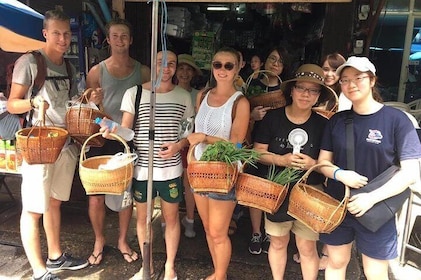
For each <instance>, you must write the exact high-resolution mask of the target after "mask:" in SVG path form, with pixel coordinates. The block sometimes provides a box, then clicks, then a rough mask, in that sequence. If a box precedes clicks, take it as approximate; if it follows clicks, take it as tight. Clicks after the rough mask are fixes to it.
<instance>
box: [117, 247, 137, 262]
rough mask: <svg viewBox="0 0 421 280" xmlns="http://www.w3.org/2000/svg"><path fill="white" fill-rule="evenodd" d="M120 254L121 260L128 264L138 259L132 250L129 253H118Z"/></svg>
mask: <svg viewBox="0 0 421 280" xmlns="http://www.w3.org/2000/svg"><path fill="white" fill-rule="evenodd" d="M120 253H121V255H122V256H123V259H124V260H125V261H126V262H128V263H132V262H135V261H137V260H138V259H139V256H138V254H137V253H136V251H133V250H130V252H124V253H123V252H122V251H120Z"/></svg>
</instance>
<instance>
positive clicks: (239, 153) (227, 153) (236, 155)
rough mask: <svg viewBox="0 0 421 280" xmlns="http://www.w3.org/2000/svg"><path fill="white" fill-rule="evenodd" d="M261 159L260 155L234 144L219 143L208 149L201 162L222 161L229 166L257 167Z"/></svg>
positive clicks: (211, 145) (209, 146)
mask: <svg viewBox="0 0 421 280" xmlns="http://www.w3.org/2000/svg"><path fill="white" fill-rule="evenodd" d="M259 157H260V153H259V152H257V151H255V150H253V149H248V148H244V147H239V148H238V147H236V145H235V144H234V143H231V142H228V141H218V142H215V143H214V144H210V145H208V146H207V147H206V149H205V151H204V152H203V154H202V156H201V158H200V160H201V161H221V162H225V163H228V164H234V163H236V162H239V161H241V162H242V163H246V164H250V165H252V166H255V163H256V162H257V160H258V159H259Z"/></svg>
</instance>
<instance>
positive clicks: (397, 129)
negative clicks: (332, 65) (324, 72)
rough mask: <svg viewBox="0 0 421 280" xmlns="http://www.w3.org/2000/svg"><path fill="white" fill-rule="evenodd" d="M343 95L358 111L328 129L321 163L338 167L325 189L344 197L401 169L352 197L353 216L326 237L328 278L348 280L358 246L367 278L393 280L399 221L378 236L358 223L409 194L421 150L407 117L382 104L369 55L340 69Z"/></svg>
mask: <svg viewBox="0 0 421 280" xmlns="http://www.w3.org/2000/svg"><path fill="white" fill-rule="evenodd" d="M336 73H337V75H338V76H339V77H340V79H339V83H340V84H341V89H342V92H343V94H345V96H346V97H347V98H348V99H349V100H351V102H352V109H351V110H346V111H343V112H339V113H336V114H335V115H334V116H333V117H332V118H331V119H330V121H329V123H328V125H327V126H326V129H325V132H324V135H323V140H322V144H321V150H320V155H319V163H328V164H332V163H333V164H334V165H333V166H332V167H330V166H329V167H322V168H320V171H321V172H322V173H323V174H324V175H325V176H326V177H328V178H330V180H328V182H327V187H326V189H325V191H326V192H327V193H329V195H331V196H333V197H335V198H337V199H342V198H343V197H344V185H346V186H349V187H350V188H362V187H364V186H365V185H366V184H367V182H368V181H370V180H372V179H373V178H375V177H376V176H377V175H379V174H380V173H382V172H383V171H384V170H386V169H387V168H388V167H389V166H391V165H393V164H399V165H400V170H399V171H398V172H397V173H396V174H395V175H394V177H393V178H392V179H391V180H389V181H388V182H387V183H386V184H384V185H383V186H382V187H380V188H379V189H377V190H375V191H373V192H371V193H364V194H357V195H354V196H351V198H350V200H349V201H350V202H349V203H348V212H349V213H348V215H347V216H346V217H345V219H344V221H343V222H342V224H341V225H339V226H338V227H337V228H336V229H335V230H334V231H332V232H331V233H330V234H321V235H320V240H321V241H322V242H323V243H325V244H327V253H328V255H329V258H328V265H327V267H326V272H325V279H328V280H330V279H332V280H333V279H334V280H340V279H345V278H346V268H347V265H348V263H349V260H350V258H351V250H352V244H353V241H354V240H355V245H356V247H357V249H358V251H359V252H361V253H362V262H363V268H364V274H365V276H366V278H367V279H368V280H371V279H388V265H389V262H388V261H389V260H391V259H394V258H396V257H397V231H396V224H395V219H390V220H389V221H388V222H386V224H385V225H383V226H382V227H380V228H379V229H378V230H377V231H376V232H371V231H370V230H368V229H366V228H365V227H364V226H363V225H362V224H360V223H359V222H358V220H357V219H356V217H359V216H362V215H363V214H364V213H366V212H367V211H368V210H369V209H370V208H372V207H373V205H374V204H376V203H378V202H380V201H382V200H384V199H386V198H389V197H391V196H394V195H397V194H398V193H401V192H402V191H404V190H405V189H406V188H407V187H408V186H409V185H410V184H412V183H413V182H415V179H416V177H415V176H416V175H417V174H418V176H419V164H418V158H420V157H421V147H420V142H419V139H418V136H417V133H416V131H415V129H414V126H413V125H412V123H411V122H410V121H409V119H408V117H406V115H405V114H404V113H403V112H402V111H400V110H398V109H395V108H392V107H388V106H384V105H383V104H382V103H380V102H378V101H376V88H375V84H376V79H377V78H376V68H375V66H374V65H373V64H372V63H371V62H370V61H369V60H368V59H367V58H366V57H355V56H353V57H350V58H348V60H347V61H346V62H345V63H344V64H342V65H341V66H340V67H339V68H338V69H337V70H336ZM348 116H350V117H352V119H353V136H354V140H355V145H356V146H358V149H355V171H354V170H346V168H347V156H346V154H347V153H346V149H347V147H346V145H347V140H346V139H347V136H346V128H345V127H346V126H345V122H346V121H347V119H348Z"/></svg>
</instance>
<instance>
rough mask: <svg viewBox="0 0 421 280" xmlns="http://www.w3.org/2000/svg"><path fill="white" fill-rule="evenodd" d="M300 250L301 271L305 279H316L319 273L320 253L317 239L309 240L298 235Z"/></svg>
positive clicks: (297, 241)
mask: <svg viewBox="0 0 421 280" xmlns="http://www.w3.org/2000/svg"><path fill="white" fill-rule="evenodd" d="M295 240H296V243H297V248H298V252H299V254H300V263H301V271H302V273H303V279H304V280H316V279H317V275H318V274H319V255H318V254H317V247H316V241H314V240H307V239H304V238H301V237H300V236H298V235H296V236H295Z"/></svg>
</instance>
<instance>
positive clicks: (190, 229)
mask: <svg viewBox="0 0 421 280" xmlns="http://www.w3.org/2000/svg"><path fill="white" fill-rule="evenodd" d="M181 224H183V226H184V229H185V230H184V235H185V236H186V237H188V238H194V237H196V232H195V231H194V223H189V222H188V221H187V217H184V218H183V219H182V220H181Z"/></svg>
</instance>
